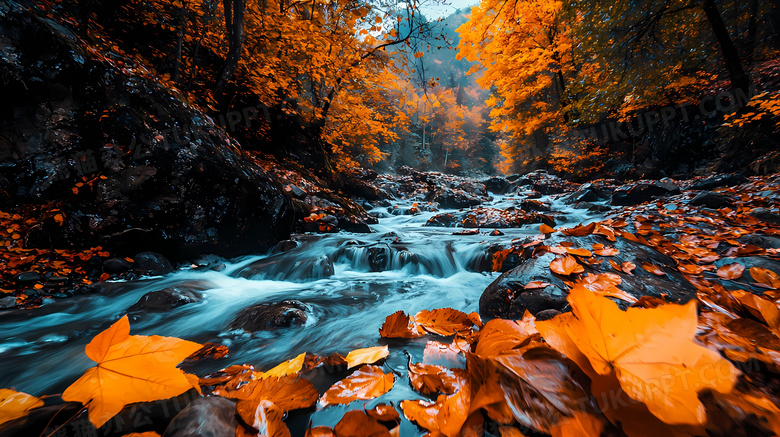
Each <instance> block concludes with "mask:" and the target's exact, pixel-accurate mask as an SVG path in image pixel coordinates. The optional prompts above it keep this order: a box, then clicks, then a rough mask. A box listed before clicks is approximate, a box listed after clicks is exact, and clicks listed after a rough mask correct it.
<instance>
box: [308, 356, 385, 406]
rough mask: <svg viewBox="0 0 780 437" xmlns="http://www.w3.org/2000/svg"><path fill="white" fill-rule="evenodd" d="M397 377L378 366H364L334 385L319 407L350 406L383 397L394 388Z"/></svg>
mask: <svg viewBox="0 0 780 437" xmlns="http://www.w3.org/2000/svg"><path fill="white" fill-rule="evenodd" d="M394 381H395V376H394V375H393V374H392V373H387V374H385V373H384V372H382V369H381V368H380V367H377V366H371V365H364V366H363V367H361V368H359V369H358V370H356V371H355V372H354V373H352V374H351V375H349V376H348V377H346V378H344V379H342V380H341V381H339V382H337V383H335V384H333V385H332V386H331V387H330V388H329V389H328V390H327V391H326V392H325V393H324V394H323V395H322V397H321V398H320V400H319V405H320V406H321V407H327V406H328V405H333V404H348V403H350V402H352V401H356V400H358V399H361V400H368V399H374V398H376V397H379V396H382V395H383V394H385V393H387V392H388V391H390V389H391V388H393V382H394Z"/></svg>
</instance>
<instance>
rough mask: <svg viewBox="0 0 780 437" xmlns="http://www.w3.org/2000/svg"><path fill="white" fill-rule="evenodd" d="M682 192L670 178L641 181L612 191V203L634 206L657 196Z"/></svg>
mask: <svg viewBox="0 0 780 437" xmlns="http://www.w3.org/2000/svg"><path fill="white" fill-rule="evenodd" d="M673 194H680V187H678V186H677V185H675V184H674V183H673V182H671V181H669V180H659V181H639V182H636V183H633V184H628V185H624V186H622V187H620V188H618V189H617V190H615V192H614V193H612V205H616V206H634V205H639V204H640V203H644V202H647V201H650V200H652V199H653V198H655V197H663V196H670V195H673Z"/></svg>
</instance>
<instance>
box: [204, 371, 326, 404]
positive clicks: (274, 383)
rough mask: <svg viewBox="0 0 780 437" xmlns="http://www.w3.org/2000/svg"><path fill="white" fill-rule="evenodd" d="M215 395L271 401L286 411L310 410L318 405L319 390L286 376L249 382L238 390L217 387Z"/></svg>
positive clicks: (308, 383)
mask: <svg viewBox="0 0 780 437" xmlns="http://www.w3.org/2000/svg"><path fill="white" fill-rule="evenodd" d="M213 393H214V394H215V395H219V396H223V397H226V398H231V399H239V400H245V401H263V400H266V401H271V402H273V403H274V404H276V406H278V407H279V408H281V409H282V410H284V411H290V410H298V409H301V408H309V407H311V406H312V405H314V404H315V403H317V396H318V394H319V393H317V389H316V388H314V385H312V383H311V382H309V381H308V380H306V379H302V378H298V377H293V376H284V377H281V378H277V377H271V378H265V379H257V380H254V381H249V382H248V383H246V384H244V385H242V386H241V387H240V388H238V389H229V388H226V387H217V388H215V389H214V392H213Z"/></svg>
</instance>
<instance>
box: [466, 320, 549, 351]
mask: <svg viewBox="0 0 780 437" xmlns="http://www.w3.org/2000/svg"><path fill="white" fill-rule="evenodd" d="M534 334H538V331H537V330H536V328H535V327H533V325H532V324H529V323H525V322H522V321H515V320H505V319H493V320H490V321H489V322H487V323H485V326H484V327H483V328H482V330H481V331H479V337H477V348H476V350H474V353H475V354H477V355H480V356H483V357H489V356H494V355H500V354H501V353H505V352H510V351H511V350H512V349H514V348H516V347H518V346H520V345H522V344H524V343H525V342H526V340H528V339H529V338H530V337H531V336H532V335H534Z"/></svg>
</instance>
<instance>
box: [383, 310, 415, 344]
mask: <svg viewBox="0 0 780 437" xmlns="http://www.w3.org/2000/svg"><path fill="white" fill-rule="evenodd" d="M379 335H380V336H381V337H385V338H417V337H422V336H423V335H424V332H423V331H422V328H420V327H419V326H417V324H416V323H415V322H414V320H413V319H412V318H411V317H409V316H408V315H406V313H404V312H403V311H396V312H394V313H393V314H390V315H389V316H387V318H385V322H384V323H383V324H382V327H381V328H379Z"/></svg>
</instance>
